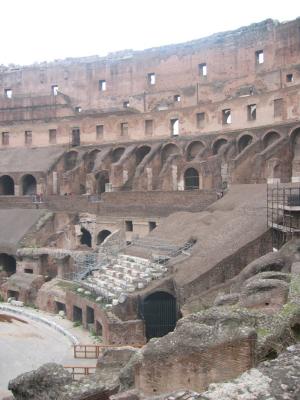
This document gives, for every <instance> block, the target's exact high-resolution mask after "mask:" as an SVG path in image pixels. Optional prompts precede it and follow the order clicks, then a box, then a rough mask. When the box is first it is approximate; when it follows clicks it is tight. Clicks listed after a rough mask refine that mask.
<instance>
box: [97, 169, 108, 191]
mask: <svg viewBox="0 0 300 400" xmlns="http://www.w3.org/2000/svg"><path fill="white" fill-rule="evenodd" d="M96 182H97V188H96V192H97V194H101V193H104V192H105V186H106V184H107V183H109V175H108V172H107V171H101V172H98V173H97V175H96Z"/></svg>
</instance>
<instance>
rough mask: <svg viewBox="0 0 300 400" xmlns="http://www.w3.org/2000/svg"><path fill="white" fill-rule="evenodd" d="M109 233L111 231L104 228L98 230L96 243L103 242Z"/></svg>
mask: <svg viewBox="0 0 300 400" xmlns="http://www.w3.org/2000/svg"><path fill="white" fill-rule="evenodd" d="M109 235H111V231H108V230H107V229H104V230H103V231H101V232H99V233H98V235H97V244H101V243H103V242H104V240H105V239H106V238H107V237H108V236H109Z"/></svg>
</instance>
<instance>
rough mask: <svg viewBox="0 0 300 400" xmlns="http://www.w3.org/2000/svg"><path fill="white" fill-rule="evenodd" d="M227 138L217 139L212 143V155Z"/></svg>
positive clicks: (225, 142) (216, 152)
mask: <svg viewBox="0 0 300 400" xmlns="http://www.w3.org/2000/svg"><path fill="white" fill-rule="evenodd" d="M227 143H228V142H227V140H226V139H219V140H217V141H216V142H215V143H214V144H213V148H212V152H213V155H216V154H218V153H219V151H220V149H221V147H223V146H224V145H225V144H227Z"/></svg>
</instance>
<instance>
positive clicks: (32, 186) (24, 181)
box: [21, 174, 37, 196]
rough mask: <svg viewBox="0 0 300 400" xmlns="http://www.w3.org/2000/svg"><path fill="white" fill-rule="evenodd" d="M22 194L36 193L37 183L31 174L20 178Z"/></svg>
mask: <svg viewBox="0 0 300 400" xmlns="http://www.w3.org/2000/svg"><path fill="white" fill-rule="evenodd" d="M21 186H22V194H23V196H30V195H34V194H36V190H37V183H36V179H35V177H34V176H33V175H30V174H26V175H23V176H22V178H21Z"/></svg>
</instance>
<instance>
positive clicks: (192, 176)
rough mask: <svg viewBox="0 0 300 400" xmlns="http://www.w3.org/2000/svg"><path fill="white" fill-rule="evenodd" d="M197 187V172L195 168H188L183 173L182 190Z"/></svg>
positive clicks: (195, 188)
mask: <svg viewBox="0 0 300 400" xmlns="http://www.w3.org/2000/svg"><path fill="white" fill-rule="evenodd" d="M198 189H199V173H198V171H197V170H196V169H195V168H188V169H187V170H186V171H185V173H184V190H198Z"/></svg>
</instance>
